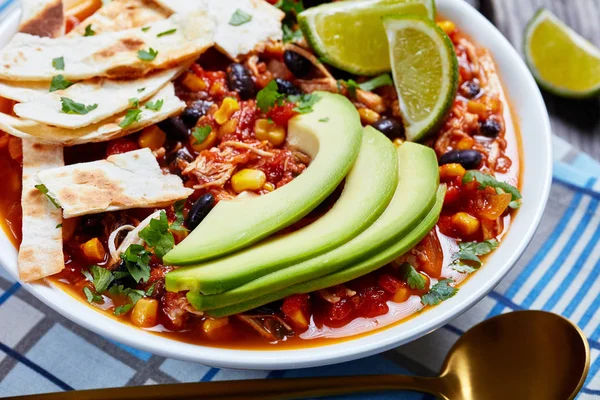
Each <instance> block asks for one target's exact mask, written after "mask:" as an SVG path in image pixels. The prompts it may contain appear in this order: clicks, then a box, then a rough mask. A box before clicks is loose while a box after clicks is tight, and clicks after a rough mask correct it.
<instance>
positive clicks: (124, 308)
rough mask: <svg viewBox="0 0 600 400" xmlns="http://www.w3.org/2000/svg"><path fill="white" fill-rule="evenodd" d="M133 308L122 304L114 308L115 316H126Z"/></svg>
mask: <svg viewBox="0 0 600 400" xmlns="http://www.w3.org/2000/svg"><path fill="white" fill-rule="evenodd" d="M132 308H133V304H123V305H122V306H118V307H115V315H116V316H117V317H120V316H121V315H123V314H127V313H128V312H129V311H131V309H132Z"/></svg>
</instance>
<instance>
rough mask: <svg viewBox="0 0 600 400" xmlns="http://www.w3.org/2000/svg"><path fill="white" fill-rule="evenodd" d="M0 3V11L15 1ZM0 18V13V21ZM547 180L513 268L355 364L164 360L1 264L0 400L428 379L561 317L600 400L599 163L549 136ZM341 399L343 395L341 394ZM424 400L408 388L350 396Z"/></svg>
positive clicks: (589, 393) (587, 390)
mask: <svg viewBox="0 0 600 400" xmlns="http://www.w3.org/2000/svg"><path fill="white" fill-rule="evenodd" d="M16 6H17V5H16V3H14V2H13V1H12V0H8V1H0V12H8V11H10V10H12V9H13V8H14V7H16ZM0 18H1V17H0ZM553 142H554V143H553V145H554V154H555V162H554V184H553V186H552V191H551V194H550V201H549V203H548V207H547V209H546V212H545V214H544V218H543V220H542V223H541V226H540V229H539V230H538V232H537V234H536V235H535V237H534V239H533V241H532V243H531V244H530V246H529V247H528V249H527V251H526V252H525V255H524V256H523V257H522V258H521V260H520V261H519V262H518V264H517V265H516V266H515V268H514V269H513V270H512V272H511V273H510V274H509V276H507V277H506V278H505V279H504V280H503V281H502V282H501V283H500V284H499V286H498V287H496V289H495V290H494V291H493V292H491V293H490V294H489V295H488V296H487V297H486V298H485V299H484V300H482V301H481V302H480V303H479V304H477V305H476V306H475V307H473V308H472V309H471V310H469V311H468V312H467V313H465V314H463V315H462V316H460V317H459V318H457V319H456V320H454V321H452V322H451V323H450V324H449V325H447V326H445V327H444V328H442V329H439V330H438V331H436V332H434V333H431V334H430V335H428V336H426V337H424V338H421V339H419V340H416V341H414V342H412V343H410V344H408V345H405V346H402V347H400V348H397V349H395V350H392V351H388V352H386V353H383V354H380V355H377V356H372V357H369V358H366V359H362V360H359V361H354V362H349V363H344V364H338V365H334V366H327V367H321V368H309V369H302V370H291V371H238V370H229V369H219V368H211V367H208V366H204V365H200V364H193V363H189V362H182V361H177V360H173V359H166V358H164V357H159V356H156V355H153V354H150V353H146V352H143V351H139V350H136V349H133V348H130V347H127V346H124V345H121V344H119V343H115V342H113V341H110V340H108V339H105V338H103V337H101V336H98V335H96V334H94V333H91V332H89V331H87V330H85V329H83V328H81V327H79V326H78V325H76V324H74V323H72V322H71V321H69V320H67V319H65V318H64V317H62V316H60V315H59V314H57V313H56V312H54V311H52V310H51V309H50V308H48V307H47V306H45V305H44V304H42V303H41V302H39V301H38V300H36V299H35V298H34V297H33V296H31V295H30V294H28V293H27V292H26V291H25V290H23V289H21V286H20V285H19V283H17V282H15V281H14V280H13V279H12V278H11V277H10V276H9V275H8V274H7V273H6V272H4V270H2V269H1V268H0V397H10V396H16V395H23V394H31V393H42V392H55V391H66V390H77V389H91V388H101V387H119V386H125V385H152V384H158V383H176V382H198V381H212V380H232V379H251V378H265V379H276V378H280V377H307V376H331V375H355V374H376V373H403V374H418V375H434V374H435V373H436V372H437V371H438V370H439V368H440V366H441V363H442V361H443V359H444V357H445V355H446V353H447V351H448V350H449V349H450V347H451V346H452V345H453V344H454V342H455V341H456V339H457V338H458V337H459V336H460V335H462V334H463V332H465V331H466V330H468V329H469V328H470V327H471V326H473V325H475V324H477V323H478V322H480V321H482V320H484V319H486V318H489V317H491V316H494V315H497V314H500V313H504V312H510V311H513V310H522V309H543V310H547V311H552V312H555V313H560V314H562V315H564V316H566V317H568V318H569V319H571V320H572V321H574V322H575V323H577V324H578V325H579V326H580V327H581V329H583V330H584V332H585V333H586V335H587V336H588V338H589V341H590V346H591V349H592V366H591V369H590V373H589V377H588V379H587V381H586V383H585V386H584V389H583V390H582V391H581V393H580V395H579V397H578V398H579V399H593V398H598V397H600V307H599V306H600V278H599V276H600V241H599V240H598V239H600V224H599V222H600V209H599V199H600V183H599V182H598V178H599V177H600V163H598V162H596V161H595V160H593V159H592V158H591V157H589V156H588V155H586V154H583V153H581V152H578V151H576V150H574V149H573V148H572V147H571V146H570V145H569V144H568V143H567V142H565V141H564V140H562V139H560V138H558V137H555V138H554V139H553ZM344 398H348V396H345V397H344ZM353 398H357V399H358V398H360V399H427V398H430V397H429V396H424V395H421V394H416V393H408V392H406V393H402V394H398V393H387V394H373V395H361V396H353Z"/></svg>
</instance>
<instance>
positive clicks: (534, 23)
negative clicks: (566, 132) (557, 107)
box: [524, 8, 600, 98]
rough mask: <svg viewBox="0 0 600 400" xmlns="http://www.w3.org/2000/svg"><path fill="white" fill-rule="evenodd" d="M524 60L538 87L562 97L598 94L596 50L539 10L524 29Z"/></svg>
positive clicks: (599, 72)
mask: <svg viewBox="0 0 600 400" xmlns="http://www.w3.org/2000/svg"><path fill="white" fill-rule="evenodd" d="M524 49H525V59H526V61H527V64H528V65H529V69H531V72H532V73H533V75H534V76H535V79H536V80H537V81H538V83H539V84H540V86H542V87H544V88H545V89H547V90H548V91H550V92H552V93H554V94H557V95H560V96H565V97H576V98H577V97H590V96H594V95H596V94H598V93H600V49H598V48H597V47H595V46H594V45H593V44H592V43H590V42H588V41H587V40H586V39H584V38H583V37H581V36H580V35H578V34H577V32H575V31H574V30H572V29H571V28H569V27H568V26H567V25H565V23H564V22H562V21H561V20H559V19H558V18H557V17H556V16H555V15H554V14H552V13H551V12H550V11H548V10H546V9H543V8H542V9H540V10H539V11H538V12H537V13H536V14H535V15H534V17H533V18H532V19H531V21H529V24H528V25H527V28H526V30H525V44H524Z"/></svg>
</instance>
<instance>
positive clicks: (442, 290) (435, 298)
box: [421, 279, 458, 306]
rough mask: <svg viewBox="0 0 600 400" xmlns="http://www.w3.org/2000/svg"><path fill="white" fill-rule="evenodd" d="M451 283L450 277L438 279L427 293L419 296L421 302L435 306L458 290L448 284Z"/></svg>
mask: <svg viewBox="0 0 600 400" xmlns="http://www.w3.org/2000/svg"><path fill="white" fill-rule="evenodd" d="M451 283H454V281H453V280H452V279H444V280H441V281H438V283H436V284H435V285H433V286H432V287H431V289H429V293H427V294H424V295H423V296H422V297H421V302H422V303H423V304H425V305H426V306H435V305H437V304H440V303H441V302H442V301H444V300H448V299H449V298H451V297H452V296H454V295H455V294H456V292H458V289H457V288H455V287H453V286H450V284H451Z"/></svg>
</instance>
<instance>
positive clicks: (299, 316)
mask: <svg viewBox="0 0 600 400" xmlns="http://www.w3.org/2000/svg"><path fill="white" fill-rule="evenodd" d="M308 300H309V295H308V294H295V295H292V296H290V297H287V298H286V299H285V300H284V301H283V305H282V306H281V311H283V313H284V314H285V315H286V316H287V317H288V318H289V319H290V320H291V322H292V323H293V324H294V325H295V326H296V327H299V328H304V329H306V328H308V321H309V318H308V315H309V312H308V307H309V305H308Z"/></svg>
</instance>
